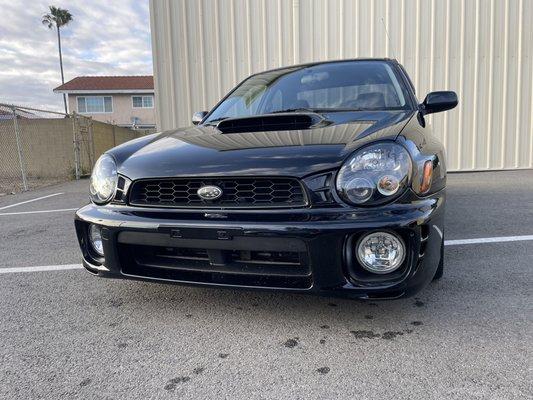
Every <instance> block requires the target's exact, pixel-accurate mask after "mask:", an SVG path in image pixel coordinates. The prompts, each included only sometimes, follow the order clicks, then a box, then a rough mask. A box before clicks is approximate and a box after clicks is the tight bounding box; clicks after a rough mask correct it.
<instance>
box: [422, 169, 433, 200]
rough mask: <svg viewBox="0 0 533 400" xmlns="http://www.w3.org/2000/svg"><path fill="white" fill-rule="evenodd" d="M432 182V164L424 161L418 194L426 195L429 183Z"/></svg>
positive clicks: (429, 186)
mask: <svg viewBox="0 0 533 400" xmlns="http://www.w3.org/2000/svg"><path fill="white" fill-rule="evenodd" d="M432 180H433V162H432V161H426V162H425V163H424V170H423V171H422V182H421V184H420V194H424V193H427V192H428V191H429V189H430V188H431V181H432Z"/></svg>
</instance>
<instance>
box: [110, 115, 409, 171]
mask: <svg viewBox="0 0 533 400" xmlns="http://www.w3.org/2000/svg"><path fill="white" fill-rule="evenodd" d="M413 114H414V112H413V111H409V112H407V111H401V112H396V111H395V112H390V111H387V112H385V111H380V112H349V113H348V112H341V113H330V114H327V115H325V117H326V120H328V121H330V123H329V125H327V126H322V127H319V128H310V129H303V130H280V131H267V132H245V133H222V132H220V131H219V130H218V129H217V128H216V127H214V126H193V127H189V128H183V129H177V130H172V131H167V132H163V133H160V134H156V135H151V136H149V137H144V138H140V139H137V140H135V141H133V142H128V143H126V144H124V145H122V146H119V147H117V148H115V149H113V150H111V151H110V153H111V154H112V155H113V156H114V157H115V159H116V160H117V164H118V170H119V173H121V174H123V175H125V176H127V177H129V178H130V179H132V180H135V179H139V178H155V177H173V176H187V177H200V176H229V175H232V176H275V175H284V176H294V177H304V176H306V175H310V174H313V173H315V172H318V171H324V170H328V169H332V168H335V167H338V166H339V165H340V164H342V162H343V161H344V159H345V158H346V157H347V156H348V155H349V154H350V153H352V152H353V151H354V150H355V149H357V148H359V147H361V146H363V145H365V144H367V143H370V142H373V141H376V140H394V139H395V138H396V137H397V136H398V134H399V133H400V132H401V130H402V128H403V127H404V126H405V124H406V123H407V122H408V121H409V119H410V118H411V117H412V116H413Z"/></svg>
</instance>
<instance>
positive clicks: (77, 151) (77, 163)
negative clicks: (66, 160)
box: [72, 113, 81, 181]
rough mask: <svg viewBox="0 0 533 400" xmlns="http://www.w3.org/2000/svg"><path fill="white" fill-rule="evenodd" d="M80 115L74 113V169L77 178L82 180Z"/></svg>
mask: <svg viewBox="0 0 533 400" xmlns="http://www.w3.org/2000/svg"><path fill="white" fill-rule="evenodd" d="M77 121H78V116H77V115H76V113H72V134H73V143H74V170H75V175H76V180H77V181H79V180H80V169H81V160H80V145H79V139H78V129H77V125H78V124H77Z"/></svg>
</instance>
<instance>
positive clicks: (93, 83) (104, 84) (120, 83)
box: [54, 75, 154, 91]
mask: <svg viewBox="0 0 533 400" xmlns="http://www.w3.org/2000/svg"><path fill="white" fill-rule="evenodd" d="M153 88H154V77H153V76H152V75H142V76H78V77H76V78H74V79H72V80H70V81H68V82H67V83H64V84H63V85H61V86H58V87H56V88H55V89H54V90H66V91H68V90H136V89H138V90H147V89H153Z"/></svg>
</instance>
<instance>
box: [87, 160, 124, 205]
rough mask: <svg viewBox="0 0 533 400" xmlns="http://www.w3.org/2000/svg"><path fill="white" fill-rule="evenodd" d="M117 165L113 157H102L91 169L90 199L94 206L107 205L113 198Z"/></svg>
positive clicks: (116, 178) (116, 179) (116, 180)
mask: <svg viewBox="0 0 533 400" xmlns="http://www.w3.org/2000/svg"><path fill="white" fill-rule="evenodd" d="M117 182H118V174H117V165H116V163H115V160H114V159H113V157H111V156H110V155H108V154H104V155H102V156H101V157H100V158H99V159H98V161H96V164H95V165H94V168H93V173H92V174H91V185H90V189H89V190H90V191H91V199H92V201H94V202H95V203H96V204H104V203H107V202H108V201H109V200H111V198H112V197H113V194H114V193H115V190H116V188H117Z"/></svg>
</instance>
